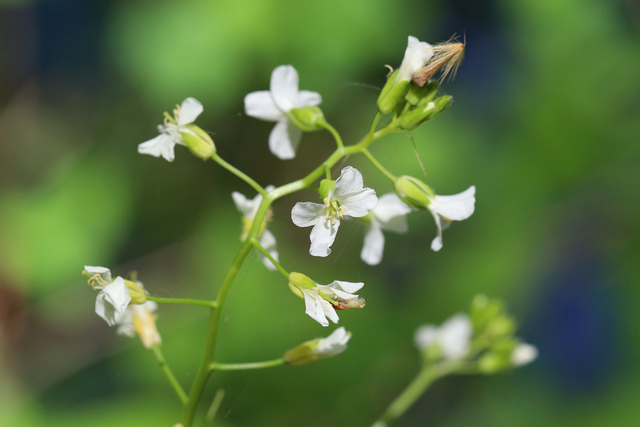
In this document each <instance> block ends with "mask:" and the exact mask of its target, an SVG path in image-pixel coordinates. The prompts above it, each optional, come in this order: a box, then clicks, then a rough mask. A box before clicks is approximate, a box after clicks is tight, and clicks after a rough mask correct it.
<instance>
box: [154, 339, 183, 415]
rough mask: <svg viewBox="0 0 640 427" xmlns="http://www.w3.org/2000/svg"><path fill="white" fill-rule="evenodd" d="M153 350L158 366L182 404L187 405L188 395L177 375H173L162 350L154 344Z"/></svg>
mask: <svg viewBox="0 0 640 427" xmlns="http://www.w3.org/2000/svg"><path fill="white" fill-rule="evenodd" d="M151 349H152V350H153V354H154V355H155V356H156V359H157V360H158V364H159V365H160V368H161V369H162V371H163V372H164V374H165V375H166V377H167V379H168V380H169V383H170V384H171V386H172V387H173V389H174V390H175V391H176V394H177V395H178V398H179V399H180V402H182V404H183V405H184V404H185V403H187V394H186V393H185V392H184V390H183V389H182V386H181V385H180V383H179V382H178V380H177V379H176V377H175V375H173V372H172V371H171V368H170V367H169V365H168V364H167V361H166V360H165V359H164V355H163V354H162V350H160V346H158V345H157V344H154V345H153V346H152V347H151Z"/></svg>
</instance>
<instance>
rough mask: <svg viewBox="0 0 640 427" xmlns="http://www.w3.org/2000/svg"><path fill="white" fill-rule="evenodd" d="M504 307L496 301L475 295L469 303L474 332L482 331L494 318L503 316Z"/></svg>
mask: <svg viewBox="0 0 640 427" xmlns="http://www.w3.org/2000/svg"><path fill="white" fill-rule="evenodd" d="M503 313H504V306H503V304H502V303H501V302H500V301H499V300H496V299H491V300H490V299H489V298H487V297H486V296H485V295H477V296H476V297H475V298H474V299H473V302H472V303H471V321H472V322H473V328H474V329H475V330H476V331H482V330H484V329H485V328H487V327H488V326H489V324H490V323H491V322H492V321H493V320H494V319H496V318H498V317H500V316H503Z"/></svg>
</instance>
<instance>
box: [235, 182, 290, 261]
mask: <svg viewBox="0 0 640 427" xmlns="http://www.w3.org/2000/svg"><path fill="white" fill-rule="evenodd" d="M273 189H274V187H273V186H272V185H270V186H267V187H266V188H265V190H267V192H269V191H272V190H273ZM231 197H232V198H233V202H234V203H235V205H236V208H238V210H239V211H240V212H241V213H242V219H243V221H244V224H243V234H242V240H243V241H244V240H245V239H246V237H247V233H248V232H249V229H251V225H252V224H253V218H255V216H256V213H257V212H258V208H259V207H260V203H262V194H258V195H256V196H255V197H254V198H253V199H247V198H246V197H245V195H244V194H242V193H239V192H237V191H234V192H233V193H231ZM259 243H260V246H262V247H263V248H264V249H265V250H266V251H267V252H269V255H271V256H272V257H273V258H274V259H275V260H276V261H278V242H277V241H276V237H275V236H274V235H273V233H272V232H271V231H269V230H268V229H267V228H265V229H264V230H263V231H262V233H261V234H260V239H259ZM260 258H261V259H262V263H263V264H264V265H265V267H267V268H268V269H269V270H275V269H276V266H275V265H273V263H272V262H271V261H270V260H269V258H267V257H266V256H264V255H262V254H260Z"/></svg>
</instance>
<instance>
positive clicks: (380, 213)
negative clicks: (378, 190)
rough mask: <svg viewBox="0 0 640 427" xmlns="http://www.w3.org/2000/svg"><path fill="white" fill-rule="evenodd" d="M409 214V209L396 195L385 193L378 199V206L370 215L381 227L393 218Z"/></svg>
mask: <svg viewBox="0 0 640 427" xmlns="http://www.w3.org/2000/svg"><path fill="white" fill-rule="evenodd" d="M409 213H411V208H410V207H409V205H407V204H406V203H405V202H403V201H402V200H400V198H399V197H398V195H397V194H396V193H387V194H385V195H384V196H382V197H380V198H379V199H378V204H377V205H376V207H375V208H374V209H373V211H372V214H373V215H374V216H375V217H376V219H377V220H378V221H380V222H381V223H382V224H383V225H384V224H385V223H387V222H389V221H391V219H393V218H397V217H400V216H405V215H408V214H409Z"/></svg>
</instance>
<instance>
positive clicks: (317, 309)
mask: <svg viewBox="0 0 640 427" xmlns="http://www.w3.org/2000/svg"><path fill="white" fill-rule="evenodd" d="M363 286H364V283H351V282H343V281H340V280H335V281H334V282H332V283H331V284H329V285H319V284H317V283H316V287H315V288H314V289H300V290H301V291H302V293H303V295H304V304H305V313H306V314H308V315H309V316H310V317H311V318H312V319H313V320H315V321H317V322H318V323H320V324H321V325H322V326H329V320H331V321H332V322H333V323H338V320H339V318H338V314H337V313H336V310H335V309H336V308H337V309H338V310H345V309H348V308H361V307H364V300H363V299H362V298H358V295H356V294H354V292H357V291H358V290H359V289H361V288H362V287H363ZM329 300H331V301H329ZM327 319H329V320H327Z"/></svg>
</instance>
